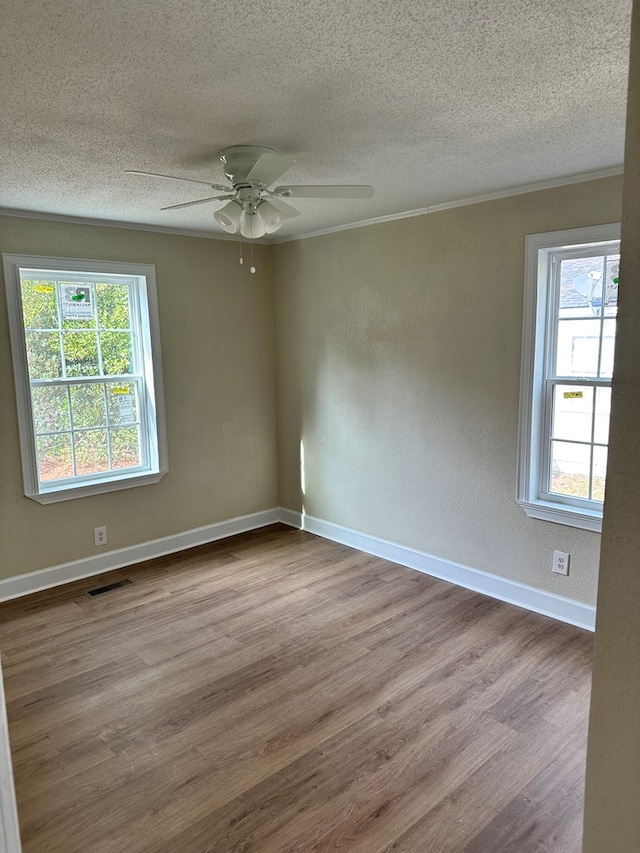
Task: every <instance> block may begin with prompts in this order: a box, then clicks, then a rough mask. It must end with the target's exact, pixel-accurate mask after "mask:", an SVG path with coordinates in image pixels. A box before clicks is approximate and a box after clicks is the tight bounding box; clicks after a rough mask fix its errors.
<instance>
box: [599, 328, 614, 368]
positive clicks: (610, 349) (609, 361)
mask: <svg viewBox="0 0 640 853" xmlns="http://www.w3.org/2000/svg"><path fill="white" fill-rule="evenodd" d="M615 344H616V321H615V320H605V321H604V323H603V329H602V357H601V361H600V376H602V377H603V378H605V379H610V378H611V377H612V376H613V354H614V349H615Z"/></svg>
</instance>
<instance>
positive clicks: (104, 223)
mask: <svg viewBox="0 0 640 853" xmlns="http://www.w3.org/2000/svg"><path fill="white" fill-rule="evenodd" d="M0 216H17V217H19V218H22V219H45V220H49V221H51V222H64V223H68V224H71V225H96V226H98V227H99V228H124V229H126V230H129V231H151V232H152V233H155V234H174V235H177V236H178V237H200V238H202V239H204V240H233V239H234V238H233V236H232V235H228V234H224V235H223V234H216V233H209V232H208V231H196V230H195V229H189V228H169V227H167V226H166V225H148V224H146V223H144V222H125V221H121V220H119V219H97V218H95V217H90V216H67V214H65V213H44V212H43V211H40V210H22V209H20V208H13V207H0ZM254 242H256V243H257V242H258V241H257V240H255V241H254Z"/></svg>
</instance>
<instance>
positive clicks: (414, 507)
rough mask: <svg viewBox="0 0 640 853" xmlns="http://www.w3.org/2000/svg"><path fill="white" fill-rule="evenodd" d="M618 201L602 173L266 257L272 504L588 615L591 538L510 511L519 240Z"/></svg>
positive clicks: (610, 218) (602, 216) (593, 562)
mask: <svg viewBox="0 0 640 853" xmlns="http://www.w3.org/2000/svg"><path fill="white" fill-rule="evenodd" d="M620 196H621V179H620V178H608V179H602V180H598V181H593V182H589V183H581V184H574V185H572V186H566V187H562V188H558V189H553V190H546V191H541V192H535V193H530V194H527V195H520V196H514V197H511V198H506V199H501V200H497V201H491V202H487V203H483V204H476V205H471V206H467V207H460V208H456V209H452V210H448V211H443V212H440V213H434V214H430V215H426V216H420V217H414V218H408V219H402V220H397V221H394V222H389V223H385V224H380V225H373V226H368V227H365V228H360V229H355V230H351V231H344V232H340V233H336V234H332V235H327V236H323V237H318V238H314V239H308V240H302V241H296V242H291V243H286V244H282V245H280V246H276V247H274V250H273V271H274V282H275V288H276V291H275V292H276V323H277V341H278V408H279V460H280V461H279V466H280V500H281V504H282V505H283V506H285V507H288V508H290V509H294V510H298V511H299V510H301V509H302V508H304V511H305V512H306V513H307V514H308V515H311V516H316V517H319V518H321V519H324V520H327V521H331V522H335V523H338V524H341V525H345V526H346V527H349V528H353V529H355V530H358V531H362V532H365V533H368V534H371V535H374V536H378V537H381V538H383V539H388V540H391V541H393V542H396V543H399V544H402V545H405V546H410V547H413V548H417V549H419V550H422V551H426V552H427V553H429V554H433V555H436V556H439V557H444V558H446V559H448V560H453V561H455V562H459V563H462V564H464V565H467V566H471V567H474V568H477V569H483V570H485V571H488V572H492V573H495V574H498V575H503V576H505V577H508V578H511V579H513V580H516V581H519V582H522V583H525V584H530V585H532V586H536V587H539V588H541V589H544V590H550V591H552V592H555V593H558V594H560V595H565V596H567V597H570V598H574V599H577V600H580V601H584V602H587V603H591V604H593V603H594V602H595V594H596V584H597V565H598V549H599V544H600V537H599V535H598V534H595V533H589V532H586V531H582V530H576V529H574V528H570V527H565V526H562V525H558V524H551V523H548V522H544V521H538V520H534V519H530V518H527V517H526V516H525V515H524V513H523V512H522V510H521V509H520V508H519V507H518V506H517V505H516V503H515V490H516V439H517V423H518V394H519V375H520V346H521V329H522V298H523V267H524V241H525V235H527V234H531V233H536V232H540V231H554V230H558V229H563V228H573V227H580V226H585V225H592V224H600V223H606V222H616V221H619V219H620V206H621V201H620ZM301 444H302V446H303V456H304V459H301V452H300V447H301ZM301 468H304V473H305V477H304V479H305V483H306V485H305V493H304V494H303V493H302V489H301ZM554 549H559V550H563V551H569V552H570V553H571V555H572V570H571V575H570V577H569V578H562V577H559V576H557V575H552V574H551V559H552V552H553V550H554Z"/></svg>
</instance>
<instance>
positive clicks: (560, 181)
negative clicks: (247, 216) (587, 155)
mask: <svg viewBox="0 0 640 853" xmlns="http://www.w3.org/2000/svg"><path fill="white" fill-rule="evenodd" d="M622 173H623V167H622V166H612V167H611V168H609V169H598V170H597V171H594V172H582V173H580V174H577V175H567V176H566V177H564V178H553V179H551V180H548V181H537V182H536V183H533V184H522V185H520V186H517V187H510V188H509V189H506V190H497V191H496V192H492V193H484V194H483V195H475V196H469V197H468V198H461V199H457V200H455V201H445V202H442V203H441V204H433V205H431V206H430V207H419V208H416V209H415V210H407V211H404V212H402V213H390V214H388V215H387V216H376V217H373V218H372V219H363V220H360V221H359V222H352V223H350V224H348V225H335V226H332V227H331V228H323V229H322V230H320V231H312V232H310V233H309V234H298V235H294V236H291V237H281V238H280V239H275V240H273V239H272V240H270V243H271V245H279V244H281V243H292V242H294V241H295V240H309V239H311V238H312V237H323V236H324V235H325V234H335V233H337V232H338V231H351V230H352V229H354V228H365V227H366V226H367V225H378V224H379V223H381V222H394V221H395V220H396V219H408V218H409V217H412V216H424V215H425V214H427V213H438V212H439V211H441V210H451V209H452V208H454V207H467V206H468V205H471V204H482V202H485V201H494V200H496V199H500V198H509V197H510V196H514V195H525V194H526V193H533V192H538V191H539V190H550V189H555V188H556V187H565V186H568V185H570V184H582V183H585V182H586V181H597V180H600V179H601V178H612V177H615V176H616V175H622Z"/></svg>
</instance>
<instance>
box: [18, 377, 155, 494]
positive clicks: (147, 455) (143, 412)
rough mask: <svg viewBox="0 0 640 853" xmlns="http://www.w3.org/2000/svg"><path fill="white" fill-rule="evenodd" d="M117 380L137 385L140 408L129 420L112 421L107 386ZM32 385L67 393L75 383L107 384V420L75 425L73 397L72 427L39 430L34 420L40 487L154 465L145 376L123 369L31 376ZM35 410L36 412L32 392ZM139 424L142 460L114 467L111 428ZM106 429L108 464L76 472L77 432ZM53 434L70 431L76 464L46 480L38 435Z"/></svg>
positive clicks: (55, 485)
mask: <svg viewBox="0 0 640 853" xmlns="http://www.w3.org/2000/svg"><path fill="white" fill-rule="evenodd" d="M118 382H121V383H124V382H126V383H127V384H132V385H134V386H135V389H136V401H137V408H138V417H137V418H136V420H135V421H133V422H131V423H127V424H122V425H119V424H112V423H109V414H108V412H109V409H108V399H107V396H106V395H107V386H108V385H109V384H114V385H115V384H117V383H118ZM30 384H31V389H32V390H33V388H47V387H51V388H67V393H69V389H70V388H71V387H72V386H74V385H102V386H103V387H104V393H105V423H104V424H101V425H98V426H92V427H76V426H75V425H74V422H73V407H72V405H71V400H70V399H69V424H70V426H69V429H62V430H37V429H36V425H35V420H33V438H34V449H35V455H36V473H37V477H38V485H39V488H40V489H41V490H44V491H51V490H53V489H57V488H62V487H64V486H70V485H73V484H74V483H79V482H85V481H87V482H90V481H93V480H99V479H104V478H105V477H108V476H110V475H111V476H118V475H121V474H122V475H124V474H134V473H138V472H143V471H149V470H150V468H151V461H150V459H151V449H150V442H149V429H148V428H146V425H147V424H148V405H149V403H148V400H147V393H146V384H145V382H144V378H143V377H142V376H134V375H132V374H130V373H123V374H121V375H119V376H92V377H83V376H78V377H75V376H74V377H71V378H69V379H36V380H31V383H30ZM31 405H32V412H33V396H32V404H31ZM32 417H33V416H32ZM132 427H136V428H137V429H138V439H139V446H140V464H139V465H132V466H130V467H128V468H113V448H112V444H111V432H112V431H113V430H117V429H127V428H132ZM99 431H102V432H106V434H107V452H108V459H109V467H108V469H107V470H105V471H96V472H95V473H93V474H77V473H76V455H75V439H74V436H75V435H76V433H86V432H99ZM54 435H69V436H71V449H72V462H73V468H74V474H73V476H71V477H59V478H56V479H55V480H43V479H41V476H40V463H39V459H38V439H39V438H42V437H47V436H54Z"/></svg>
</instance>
